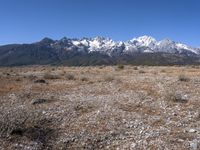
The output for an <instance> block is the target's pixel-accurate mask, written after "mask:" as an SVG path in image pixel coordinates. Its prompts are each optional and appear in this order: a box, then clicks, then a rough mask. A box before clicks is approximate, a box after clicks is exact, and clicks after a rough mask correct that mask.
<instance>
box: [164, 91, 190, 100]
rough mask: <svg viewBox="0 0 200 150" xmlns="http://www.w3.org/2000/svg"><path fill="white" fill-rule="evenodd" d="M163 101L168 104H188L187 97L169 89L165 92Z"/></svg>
mask: <svg viewBox="0 0 200 150" xmlns="http://www.w3.org/2000/svg"><path fill="white" fill-rule="evenodd" d="M165 99H166V100H167V101H168V102H170V101H171V102H178V103H187V102H188V98H187V95H183V94H182V93H180V92H177V91H176V90H175V89H173V88H172V89H171V90H167V91H166V95H165Z"/></svg>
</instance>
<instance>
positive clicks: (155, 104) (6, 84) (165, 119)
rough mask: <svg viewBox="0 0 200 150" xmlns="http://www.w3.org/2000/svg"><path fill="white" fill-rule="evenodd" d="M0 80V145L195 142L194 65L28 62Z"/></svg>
mask: <svg viewBox="0 0 200 150" xmlns="http://www.w3.org/2000/svg"><path fill="white" fill-rule="evenodd" d="M6 73H10V75H9V76H8V75H7V74H6ZM179 75H183V76H179ZM32 77H33V78H32ZM0 79H1V82H0V102H1V105H0V149H2V150H7V149H8V150H15V149H16V150H18V149H19V150H25V149H30V150H43V149H44V150H54V149H55V150H57V149H58V150H62V149H63V150H65V149H95V150H96V149H97V150H98V149H136V150H137V149H181V150H187V149H192V146H193V145H194V144H196V145H197V147H199V146H200V145H199V143H200V141H199V134H198V133H199V132H200V130H199V128H198V126H199V122H198V120H199V108H200V103H199V97H200V82H199V81H200V73H199V68H194V67H191V66H187V67H177V66H173V67H155V66H154V67H150V66H131V65H130V66H124V68H123V70H122V69H119V68H118V66H101V67H99V66H97V67H91V66H90V67H57V66H31V67H30V66H29V67H14V68H12V72H11V69H10V68H0Z"/></svg>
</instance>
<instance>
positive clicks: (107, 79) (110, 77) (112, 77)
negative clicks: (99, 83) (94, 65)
mask: <svg viewBox="0 0 200 150" xmlns="http://www.w3.org/2000/svg"><path fill="white" fill-rule="evenodd" d="M113 80H115V78H114V76H105V77H104V81H105V82H112V81H113Z"/></svg>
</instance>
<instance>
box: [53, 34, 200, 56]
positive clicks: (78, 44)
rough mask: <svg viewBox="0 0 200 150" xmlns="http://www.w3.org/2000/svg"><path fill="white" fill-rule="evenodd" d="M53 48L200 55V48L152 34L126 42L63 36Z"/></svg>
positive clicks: (108, 53)
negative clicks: (155, 36) (159, 38)
mask: <svg viewBox="0 0 200 150" xmlns="http://www.w3.org/2000/svg"><path fill="white" fill-rule="evenodd" d="M51 46H52V47H53V48H57V49H60V48H62V49H65V50H78V51H82V50H84V51H87V52H88V53H92V52H99V53H103V54H107V55H110V56H111V55H116V54H121V53H135V52H140V53H156V52H165V53H176V54H186V55H199V54H200V49H198V48H192V47H190V46H187V45H185V44H182V43H177V42H174V41H172V40H170V39H164V40H161V41H156V39H154V38H153V37H151V36H146V35H145V36H141V37H138V38H133V39H132V40H129V41H126V42H116V41H113V40H112V39H110V38H104V37H95V38H82V39H69V38H62V39H61V40H58V41H55V42H54V43H52V44H51Z"/></svg>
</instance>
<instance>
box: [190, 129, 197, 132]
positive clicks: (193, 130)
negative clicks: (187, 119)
mask: <svg viewBox="0 0 200 150" xmlns="http://www.w3.org/2000/svg"><path fill="white" fill-rule="evenodd" d="M189 132H190V133H195V132H197V130H195V129H190V130H189Z"/></svg>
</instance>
